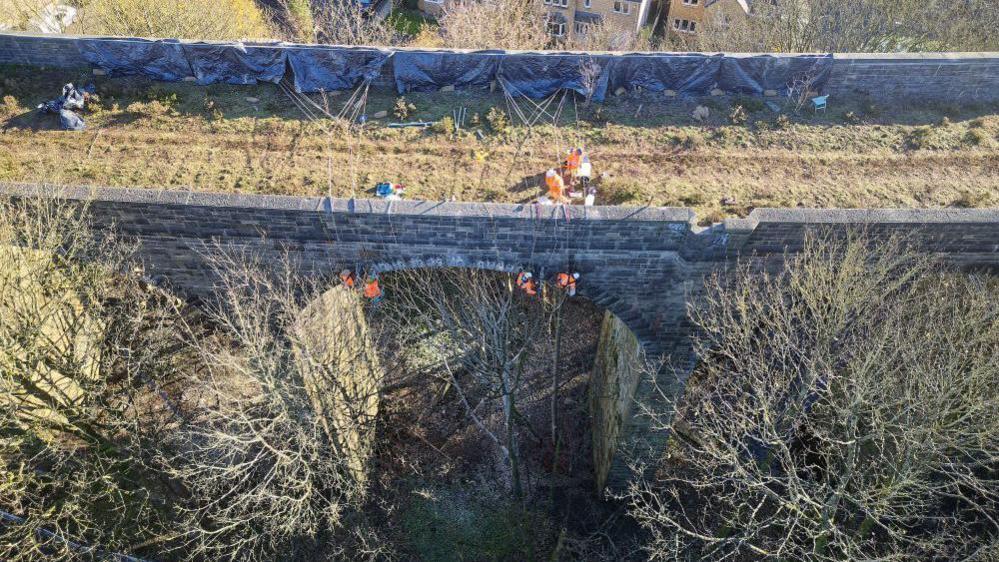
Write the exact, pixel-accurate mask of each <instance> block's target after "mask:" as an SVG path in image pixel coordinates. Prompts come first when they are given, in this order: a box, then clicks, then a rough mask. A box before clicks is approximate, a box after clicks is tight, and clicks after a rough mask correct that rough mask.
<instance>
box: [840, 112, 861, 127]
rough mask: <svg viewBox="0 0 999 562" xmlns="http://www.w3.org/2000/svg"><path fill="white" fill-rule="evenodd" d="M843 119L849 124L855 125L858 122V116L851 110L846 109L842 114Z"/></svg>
mask: <svg viewBox="0 0 999 562" xmlns="http://www.w3.org/2000/svg"><path fill="white" fill-rule="evenodd" d="M843 121H844V122H846V123H850V124H851V125H856V124H857V123H860V116H859V115H857V114H856V113H854V112H853V111H847V112H846V113H844V114H843Z"/></svg>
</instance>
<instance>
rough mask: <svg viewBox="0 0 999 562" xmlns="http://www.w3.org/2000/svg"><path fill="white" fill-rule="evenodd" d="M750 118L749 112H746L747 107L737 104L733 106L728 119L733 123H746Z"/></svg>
mask: <svg viewBox="0 0 999 562" xmlns="http://www.w3.org/2000/svg"><path fill="white" fill-rule="evenodd" d="M748 119H749V114H748V113H746V109H745V108H744V107H742V106H741V105H737V106H735V107H733V108H732V111H730V112H729V114H728V120H729V121H730V122H731V123H732V124H733V125H744V124H745V123H746V121H747V120H748Z"/></svg>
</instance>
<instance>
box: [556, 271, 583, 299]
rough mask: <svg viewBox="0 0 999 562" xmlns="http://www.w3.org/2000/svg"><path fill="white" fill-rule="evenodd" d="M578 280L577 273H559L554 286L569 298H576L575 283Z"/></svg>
mask: <svg viewBox="0 0 999 562" xmlns="http://www.w3.org/2000/svg"><path fill="white" fill-rule="evenodd" d="M578 280H579V274H578V273H564V272H563V273H559V274H558V275H556V276H555V286H557V287H558V288H559V289H562V290H564V291H565V292H566V294H568V295H569V296H570V297H574V296H576V281H578Z"/></svg>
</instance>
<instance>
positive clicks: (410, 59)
mask: <svg viewBox="0 0 999 562" xmlns="http://www.w3.org/2000/svg"><path fill="white" fill-rule="evenodd" d="M502 56H503V51H485V52H476V53H454V52H447V51H398V52H396V53H395V55H393V57H392V71H393V76H394V78H395V87H396V89H397V90H398V91H399V93H400V94H405V93H406V92H433V91H437V90H439V89H441V88H443V87H444V86H454V87H455V88H467V87H470V86H472V87H474V86H488V85H489V83H490V82H492V81H493V80H494V79H495V78H496V69H497V68H499V62H500V59H501V57H502Z"/></svg>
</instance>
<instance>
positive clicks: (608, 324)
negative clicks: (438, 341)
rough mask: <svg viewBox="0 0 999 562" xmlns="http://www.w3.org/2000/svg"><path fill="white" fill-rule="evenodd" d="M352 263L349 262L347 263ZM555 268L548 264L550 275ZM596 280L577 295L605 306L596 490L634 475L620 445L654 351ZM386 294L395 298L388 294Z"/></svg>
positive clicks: (507, 269) (595, 414)
mask: <svg viewBox="0 0 999 562" xmlns="http://www.w3.org/2000/svg"><path fill="white" fill-rule="evenodd" d="M344 267H348V266H344ZM354 267H356V268H358V269H360V270H361V271H362V272H365V273H367V272H374V273H378V274H385V273H393V272H403V271H413V270H420V269H466V270H479V271H491V272H495V273H507V274H516V273H519V272H520V271H522V270H523V269H524V266H522V265H520V264H513V263H509V262H504V261H501V260H480V259H475V260H468V259H464V258H463V257H461V256H458V255H454V254H451V255H449V256H448V257H446V258H445V257H440V258H431V259H398V260H392V261H381V262H370V263H360V264H356V265H355V266H354ZM555 272H556V271H555V270H551V271H548V270H546V272H545V273H546V277H548V278H549V279H550V275H551V274H554V273H555ZM612 297H613V296H612V295H610V294H608V291H606V290H604V289H603V288H602V286H601V285H600V284H598V283H593V284H590V283H586V282H585V280H582V279H581V281H580V284H579V289H578V292H577V298H582V299H585V300H587V301H589V302H591V303H592V304H593V305H594V306H595V307H597V308H598V309H599V310H601V311H602V312H603V315H604V316H603V320H602V322H601V328H600V335H599V336H598V344H597V356H596V357H595V359H594V363H593V365H592V366H591V367H590V374H589V376H590V379H589V391H588V396H587V401H588V406H589V411H590V420H589V421H590V425H591V439H592V450H593V463H594V472H595V474H594V477H595V480H596V487H597V490H598V492H599V491H602V490H603V489H604V487H605V486H607V485H610V486H612V487H615V488H620V487H621V486H623V485H624V484H625V483H626V481H627V480H628V478H629V477H630V474H631V473H630V469H629V467H628V466H627V460H628V459H627V458H626V457H625V455H624V454H622V451H624V450H625V449H627V448H628V447H627V446H626V444H627V443H628V442H630V441H631V440H632V437H633V436H632V435H631V433H632V432H633V428H634V426H635V424H634V421H633V419H634V417H635V416H634V410H635V408H634V404H635V395H636V392H637V391H638V388H639V385H640V383H641V382H642V381H641V380H640V378H641V377H642V376H643V374H644V373H645V372H644V371H643V370H642V368H643V367H644V365H642V364H641V363H642V360H643V357H644V354H645V353H651V352H652V351H654V350H652V349H650V345H649V343H648V342H644V341H642V340H641V338H639V337H638V332H637V331H636V330H635V329H634V328H632V327H631V326H630V325H629V324H628V323H627V322H625V321H624V320H623V319H622V318H621V313H622V312H625V313H626V312H627V311H628V310H629V309H628V308H627V306H628V304H627V302H626V301H623V300H621V299H615V298H612ZM388 298H391V295H389V297H388Z"/></svg>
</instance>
